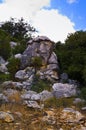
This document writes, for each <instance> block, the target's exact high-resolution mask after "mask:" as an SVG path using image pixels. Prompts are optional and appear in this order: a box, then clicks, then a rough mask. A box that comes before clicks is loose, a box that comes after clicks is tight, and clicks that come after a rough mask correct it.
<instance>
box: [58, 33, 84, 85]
mask: <svg viewBox="0 0 86 130" xmlns="http://www.w3.org/2000/svg"><path fill="white" fill-rule="evenodd" d="M55 52H56V54H57V56H58V58H59V62H60V65H61V67H60V69H61V72H66V73H68V75H69V78H71V79H75V80H78V81H79V82H80V83H81V84H83V85H85V83H86V76H85V74H86V68H85V66H86V31H76V32H75V33H71V34H69V35H68V37H67V39H66V40H65V43H64V44H62V43H60V42H59V43H56V48H55Z"/></svg>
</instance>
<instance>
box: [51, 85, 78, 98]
mask: <svg viewBox="0 0 86 130" xmlns="http://www.w3.org/2000/svg"><path fill="white" fill-rule="evenodd" d="M76 88H77V87H76V86H74V85H70V84H62V83H55V84H54V85H53V86H52V89H53V91H52V92H53V95H54V96H55V97H57V98H60V97H71V96H75V95H76V94H77V90H76Z"/></svg>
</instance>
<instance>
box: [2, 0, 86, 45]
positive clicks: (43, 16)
mask: <svg viewBox="0 0 86 130" xmlns="http://www.w3.org/2000/svg"><path fill="white" fill-rule="evenodd" d="M85 6H86V0H0V21H1V22H2V21H6V20H8V19H10V17H13V18H17V19H20V18H21V17H23V18H24V19H25V20H26V21H27V22H29V23H30V24H31V25H33V26H34V27H35V28H36V29H37V30H38V33H37V34H35V35H45V36H47V37H49V38H50V39H51V40H53V41H55V42H57V41H62V42H64V41H65V39H66V38H67V35H68V34H69V33H74V32H75V31H77V30H86V24H85V23H86V8H85Z"/></svg>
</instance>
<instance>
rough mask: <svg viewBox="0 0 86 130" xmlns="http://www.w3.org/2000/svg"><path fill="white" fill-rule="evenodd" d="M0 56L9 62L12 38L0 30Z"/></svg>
mask: <svg viewBox="0 0 86 130" xmlns="http://www.w3.org/2000/svg"><path fill="white" fill-rule="evenodd" d="M0 55H1V56H2V57H3V58H4V59H5V60H7V59H8V58H9V57H10V55H11V47H10V36H9V35H8V34H7V33H6V32H5V31H3V30H1V29H0Z"/></svg>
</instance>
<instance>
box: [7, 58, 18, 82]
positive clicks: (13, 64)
mask: <svg viewBox="0 0 86 130" xmlns="http://www.w3.org/2000/svg"><path fill="white" fill-rule="evenodd" d="M7 68H8V71H9V72H10V78H11V79H12V80H14V79H15V73H16V72H17V71H18V70H19V68H20V59H17V58H14V57H13V58H10V59H9V64H8V65H7Z"/></svg>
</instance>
